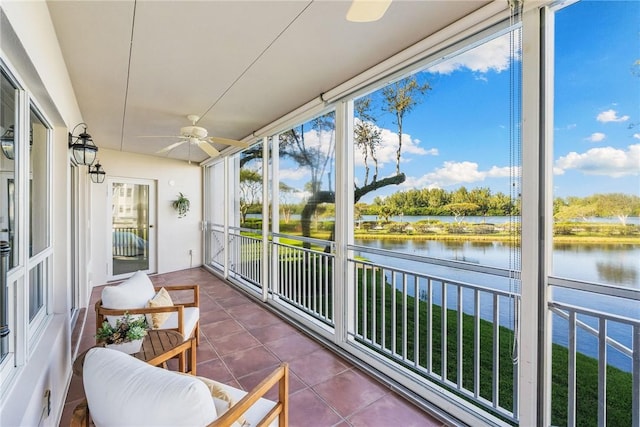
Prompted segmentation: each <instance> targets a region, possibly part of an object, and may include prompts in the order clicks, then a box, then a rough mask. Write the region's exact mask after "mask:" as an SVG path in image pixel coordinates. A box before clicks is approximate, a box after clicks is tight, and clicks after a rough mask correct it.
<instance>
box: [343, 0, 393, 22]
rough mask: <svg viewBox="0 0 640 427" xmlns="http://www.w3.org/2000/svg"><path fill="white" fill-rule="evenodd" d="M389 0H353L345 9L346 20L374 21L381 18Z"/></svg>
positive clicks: (389, 2)
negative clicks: (347, 8)
mask: <svg viewBox="0 0 640 427" xmlns="http://www.w3.org/2000/svg"><path fill="white" fill-rule="evenodd" d="M390 5H391V0H353V2H352V3H351V6H350V7H349V10H348V11H347V21H350V22H374V21H377V20H378V19H380V18H382V17H383V16H384V14H385V13H386V11H387V9H388V8H389V6H390Z"/></svg>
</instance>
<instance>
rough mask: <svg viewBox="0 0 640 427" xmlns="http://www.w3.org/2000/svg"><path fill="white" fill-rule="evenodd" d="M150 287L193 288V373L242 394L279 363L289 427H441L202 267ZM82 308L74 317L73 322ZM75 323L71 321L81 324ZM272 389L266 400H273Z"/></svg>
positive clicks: (75, 397)
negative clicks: (196, 315)
mask: <svg viewBox="0 0 640 427" xmlns="http://www.w3.org/2000/svg"><path fill="white" fill-rule="evenodd" d="M151 278H152V281H153V282H154V284H156V285H171V284H184V283H197V284H199V285H200V310H201V315H200V325H201V326H200V332H201V335H200V338H201V340H200V346H199V347H198V351H197V374H198V375H200V376H205V377H209V378H213V379H216V380H217V381H220V382H224V383H227V384H230V385H232V386H234V387H238V388H242V389H244V390H248V389H250V388H251V387H253V386H254V385H256V384H258V382H260V380H261V379H262V378H264V377H265V376H266V375H267V374H268V373H269V372H271V370H272V369H274V368H275V367H276V366H277V365H278V364H279V363H280V362H281V361H286V362H288V363H289V367H290V374H291V375H290V382H289V390H290V406H289V408H290V409H289V420H290V423H289V424H290V426H291V427H296V426H304V427H315V426H318V427H324V426H366V427H376V426H380V427H387V426H400V425H401V426H405V427H409V426H420V427H430V426H442V425H443V423H442V422H440V421H438V420H437V419H436V418H434V417H432V416H431V415H429V414H428V413H426V412H424V411H422V410H421V409H419V408H418V407H416V406H415V405H413V404H412V403H410V402H408V401H407V400H405V399H404V398H402V397H400V396H399V395H397V394H396V393H395V392H393V391H392V390H391V389H390V388H389V387H387V386H386V385H384V384H381V383H379V382H378V381H376V380H374V379H372V378H371V377H369V376H368V375H367V374H366V373H364V372H363V371H361V370H359V369H358V368H357V367H355V366H353V365H352V364H350V363H349V362H348V361H346V360H345V359H342V358H341V357H339V356H337V355H336V354H334V353H333V352H331V351H330V350H328V349H326V348H325V347H323V346H322V345H321V344H319V343H318V342H316V341H314V340H313V339H310V338H309V337H307V336H306V335H305V334H303V333H302V332H300V331H299V330H298V329H296V328H294V327H293V326H291V325H289V324H288V323H287V322H286V321H284V320H282V319H280V317H278V316H276V315H274V314H272V313H271V312H269V311H268V310H267V309H265V308H263V307H261V306H260V304H259V303H256V302H254V301H253V300H252V299H250V298H248V297H246V296H245V295H243V294H242V293H241V292H238V291H237V290H235V289H233V288H232V287H231V286H229V285H228V284H226V283H225V282H224V281H223V280H220V279H219V278H217V277H216V276H214V275H212V274H210V273H209V272H208V271H206V270H205V269H202V268H194V269H189V270H183V271H178V272H173V273H167V274H160V275H154V276H152V277H151ZM101 290H102V288H101V287H97V288H94V290H93V294H92V297H91V305H90V306H89V308H88V310H87V319H86V322H85V327H84V330H83V331H82V332H79V331H80V328H79V327H76V329H77V331H74V335H73V337H72V342H73V345H74V347H73V348H75V343H76V342H78V340H79V346H78V353H80V352H82V351H84V350H86V349H88V348H90V347H91V346H93V344H94V338H93V334H94V333H95V312H94V309H93V304H94V303H95V301H96V300H97V299H99V298H100V292H101ZM82 316H84V310H83V311H82V312H81V313H80V320H81V319H82ZM80 324H81V321H78V325H79V326H80ZM275 396H276V389H275V387H274V389H272V390H271V391H270V392H269V395H267V397H271V398H275ZM83 397H84V392H83V390H82V380H81V379H80V378H77V377H74V378H73V379H72V381H71V385H70V388H69V393H68V395H67V400H66V404H65V407H64V413H63V416H62V420H61V425H62V426H68V425H69V420H70V417H71V413H72V411H73V408H74V407H75V406H76V405H77V404H78V403H79V401H81V400H82V398H83Z"/></svg>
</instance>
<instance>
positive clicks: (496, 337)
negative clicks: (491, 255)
mask: <svg viewBox="0 0 640 427" xmlns="http://www.w3.org/2000/svg"><path fill="white" fill-rule="evenodd" d="M492 389H493V390H492V391H493V394H492V403H493V407H494V408H497V407H498V404H499V402H498V400H499V396H500V393H499V391H500V299H499V297H498V294H493V378H492Z"/></svg>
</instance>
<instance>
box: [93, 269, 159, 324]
mask: <svg viewBox="0 0 640 427" xmlns="http://www.w3.org/2000/svg"><path fill="white" fill-rule="evenodd" d="M155 293H156V291H155V289H154V288H153V283H151V280H150V279H149V276H147V275H146V274H145V273H143V272H142V271H137V272H136V273H135V274H134V275H133V276H131V277H130V278H128V279H127V280H125V281H124V282H122V283H121V284H119V285H116V286H105V287H104V289H103V290H102V306H103V307H104V308H114V309H122V310H125V309H135V308H145V307H146V306H147V302H148V301H149V299H150V298H153V296H154V295H155ZM132 317H134V318H142V319H144V314H137V315H135V316H132ZM119 318H120V317H119V316H107V320H108V321H109V323H111V326H114V327H115V326H116V321H117V320H118V319H119Z"/></svg>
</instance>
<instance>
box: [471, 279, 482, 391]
mask: <svg viewBox="0 0 640 427" xmlns="http://www.w3.org/2000/svg"><path fill="white" fill-rule="evenodd" d="M473 305H474V311H473V397H475V398H476V399H477V398H478V397H480V291H479V290H478V289H474V290H473Z"/></svg>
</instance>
